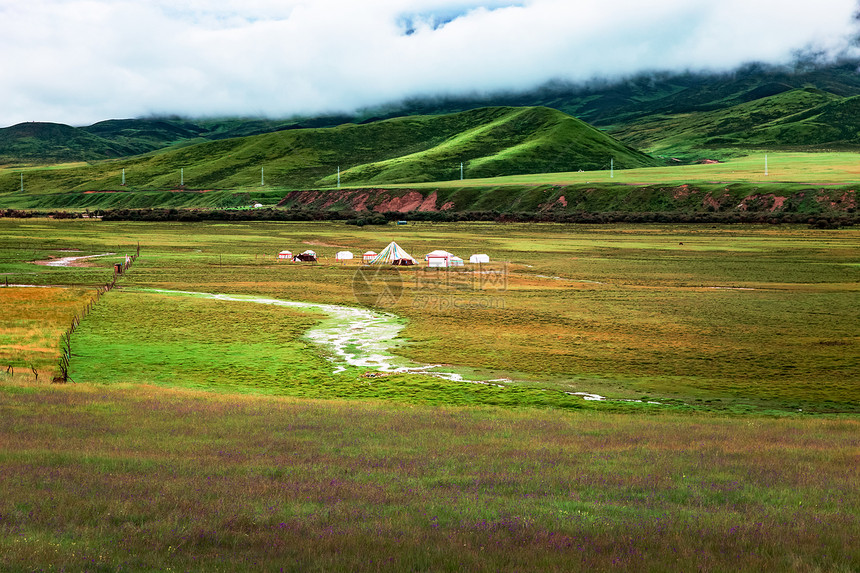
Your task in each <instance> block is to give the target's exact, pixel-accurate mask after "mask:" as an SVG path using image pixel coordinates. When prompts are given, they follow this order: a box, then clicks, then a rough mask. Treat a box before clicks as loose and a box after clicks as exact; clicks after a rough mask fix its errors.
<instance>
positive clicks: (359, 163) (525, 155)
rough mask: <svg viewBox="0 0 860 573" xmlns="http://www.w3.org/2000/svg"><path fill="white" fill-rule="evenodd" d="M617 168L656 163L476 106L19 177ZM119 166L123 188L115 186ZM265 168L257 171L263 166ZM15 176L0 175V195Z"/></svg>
mask: <svg viewBox="0 0 860 573" xmlns="http://www.w3.org/2000/svg"><path fill="white" fill-rule="evenodd" d="M611 158H612V159H614V162H615V167H616V168H617V169H623V168H633V167H645V166H653V165H657V163H658V162H657V161H656V160H655V159H653V158H651V157H649V156H647V155H645V154H643V153H641V152H638V151H636V150H634V149H632V148H630V147H627V146H625V145H623V144H621V143H620V142H618V141H617V140H614V139H613V138H611V137H609V136H607V135H606V134H603V133H601V132H600V131H598V130H596V129H594V128H592V127H590V126H588V125H587V124H585V123H583V122H581V121H579V120H576V119H574V118H572V117H570V116H567V115H565V114H563V113H561V112H559V111H556V110H551V109H547V108H503V107H502V108H483V109H477V110H471V111H468V112H462V113H458V114H451V115H444V116H411V117H406V118H397V119H391V120H385V121H379V122H374V123H370V124H366V125H354V124H347V125H342V126H339V127H335V128H322V129H302V130H286V131H279V132H275V133H268V134H263V135H256V136H249V137H242V138H233V139H225V140H220V141H214V142H205V143H199V144H196V145H190V146H187V147H182V148H179V149H173V150H168V151H162V152H160V153H157V154H150V155H145V156H140V157H136V158H132V159H126V160H123V161H119V162H111V163H105V164H100V165H95V166H87V167H79V168H73V169H62V170H60V169H57V170H38V171H32V172H29V173H28V174H27V176H26V179H27V184H26V187H27V189H28V192H31V193H48V192H55V191H57V190H61V189H62V190H64V191H69V192H83V191H107V190H123V191H127V190H135V189H176V188H179V187H180V183H181V182H182V181H184V183H185V187H187V188H195V189H219V188H247V187H259V186H260V183H261V182H262V179H263V176H264V175H265V182H266V185H267V186H272V187H281V188H302V187H308V186H326V185H335V184H336V173H337V169H338V167H340V169H341V171H342V181H344V182H349V183H355V184H382V183H399V182H423V181H435V180H444V179H456V178H458V177H459V174H460V162H463V163H464V168H465V171H466V174H467V176H468V177H478V176H481V177H488V176H494V175H510V174H527V173H543V172H551V171H576V170H578V169H583V170H591V169H601V168H608V167H609V163H610V159H611ZM123 169H125V171H126V182H127V186H126V187H125V188H122V187H121V186H120V182H121V180H120V173H121V171H122V170H123ZM263 169H264V170H265V173H263V172H262V170H263ZM17 185H18V180H17V178H16V177H13V174H12V173H9V172H7V173H6V174H5V175H4V176H0V190H5V191H12V190H14V189H15V188H16V187H17Z"/></svg>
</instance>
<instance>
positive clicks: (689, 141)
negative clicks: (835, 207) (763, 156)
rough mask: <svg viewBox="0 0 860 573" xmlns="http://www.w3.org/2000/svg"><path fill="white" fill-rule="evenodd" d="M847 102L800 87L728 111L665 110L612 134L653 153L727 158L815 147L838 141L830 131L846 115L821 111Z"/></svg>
mask: <svg viewBox="0 0 860 573" xmlns="http://www.w3.org/2000/svg"><path fill="white" fill-rule="evenodd" d="M846 101H850V99H849V100H846V99H845V98H841V97H839V96H837V95H834V94H831V93H827V92H823V91H821V90H818V89H815V88H804V89H794V90H789V91H785V92H782V93H779V94H776V95H772V96H768V97H763V98H759V99H755V100H752V101H750V102H746V103H741V104H738V105H735V106H732V107H729V108H725V109H719V110H713V111H703V112H696V113H693V112H688V113H679V114H663V115H659V116H655V117H653V118H650V119H648V120H647V121H641V122H637V123H634V124H631V125H628V126H625V127H622V128H616V129H614V130H612V133H613V135H615V136H616V137H618V138H619V139H621V140H623V141H626V142H628V143H629V144H630V145H634V146H637V147H639V148H641V149H645V150H647V151H648V152H649V153H652V154H657V155H674V156H679V157H682V158H695V157H702V156H709V155H710V156H716V157H719V158H724V157H726V156H732V155H740V154H745V153H746V151H747V150H748V149H756V148H760V147H771V148H791V147H801V148H810V147H812V146H814V145H817V144H821V143H824V142H825V141H826V140H832V139H833V136H831V135H829V134H828V135H824V134H825V133H828V132H830V131H838V130H836V129H835V126H836V125H837V124H838V123H840V122H844V121H845V119H846V118H844V117H837V116H836V114H831V115H829V116H827V117H824V118H821V117H820V116H821V112H820V110H823V109H829V108H830V107H831V106H834V105H836V106H839V105H840V104H842V103H843V102H846ZM810 118H812V119H810ZM815 118H819V119H818V121H817V123H813V121H814V119H815ZM800 122H805V124H804V125H803V126H801V125H800ZM828 122H833V123H830V124H828ZM853 122H854V123H855V124H856V122H857V119H856V117H855V118H854V119H853ZM853 137H854V138H855V140H856V135H854V136H853ZM846 142H847V139H846Z"/></svg>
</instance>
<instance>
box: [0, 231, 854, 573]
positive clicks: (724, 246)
mask: <svg viewBox="0 0 860 573" xmlns="http://www.w3.org/2000/svg"><path fill="white" fill-rule="evenodd" d="M391 239H396V240H398V242H400V243H401V244H402V245H403V246H404V247H406V248H407V250H409V251H410V252H412V253H413V254H414V255H416V256H419V257H420V256H421V254H422V253H424V252H428V251H430V250H432V249H434V248H446V249H448V250H451V251H453V252H455V253H457V254H460V255H461V256H467V255H468V254H470V253H471V252H487V253H488V254H490V256H491V258H492V259H493V260H494V261H497V262H495V263H493V264H491V265H489V266H488V267H482V268H481V272H485V271H504V274H502V275H500V276H502V277H504V280H503V281H501V282H500V281H499V280H496V279H497V278H498V276H499V275H490V276H493V277H494V279H493V280H492V281H488V282H486V283H480V282H478V283H477V284H476V282H475V281H478V280H479V279H480V277H481V276H484V275H482V274H477V275H476V274H474V273H457V272H439V273H436V272H432V273H426V272H425V271H418V272H416V271H415V270H406V271H404V272H403V274H398V275H396V277H397V278H399V279H400V280H401V287H402V291H401V297H400V299H399V300H398V301H397V302H396V303H395V304H394V305H393V306H392V305H388V304H386V305H383V306H381V308H382V309H383V310H387V311H391V312H394V313H396V314H398V315H400V316H403V317H405V318H406V319H408V325H407V327H406V329H405V330H404V331H403V335H404V344H403V345H402V346H400V347H399V348H397V349H396V351H397V352H398V353H400V354H402V355H404V356H407V357H410V358H413V359H415V360H417V361H419V362H432V363H437V362H440V361H444V362H446V363H448V364H450V365H453V367H454V368H455V369H456V368H458V367H459V368H462V369H464V370H466V369H468V371H470V372H477V373H481V374H483V375H485V376H486V377H492V376H496V375H498V374H500V373H507V374H510V375H512V376H514V377H515V378H517V379H518V380H520V382H517V383H515V384H512V385H510V386H509V387H508V388H506V389H505V390H499V391H495V390H492V389H489V388H487V387H484V386H481V385H474V384H458V383H452V382H448V381H444V380H438V379H432V378H428V377H425V376H408V375H400V376H392V377H386V378H382V379H370V380H368V379H362V378H360V377H359V374H360V372H359V371H357V370H356V369H352V370H349V371H347V372H345V373H343V374H341V375H335V374H333V372H332V366H331V364H329V363H328V362H326V361H325V360H324V359H323V358H322V357H320V356H319V353H318V352H317V349H316V348H314V347H312V346H311V345H310V344H309V343H308V341H307V340H305V339H303V338H302V337H301V333H302V332H303V331H304V329H306V328H308V327H309V326H311V325H312V324H313V323H315V321H316V317H315V316H314V315H313V314H308V313H297V312H295V311H291V310H288V309H281V308H279V309H276V310H275V309H272V308H269V307H263V306H260V305H253V304H251V303H227V302H219V301H212V300H206V299H203V298H195V297H176V296H163V295H157V294H154V293H151V292H147V291H145V290H143V289H147V288H164V289H175V290H195V291H202V292H225V293H235V294H252V295H265V296H271V297H275V298H282V299H287V300H306V301H310V302H325V303H339V304H345V303H346V304H350V301H354V304H358V301H356V300H355V298H354V295H353V278H354V276H355V272H356V270H357V269H358V266H356V265H348V264H336V263H334V262H333V261H332V256H333V253H334V252H335V251H337V250H340V249H342V248H349V249H351V250H353V252H362V251H364V250H367V249H371V248H372V249H375V250H378V249H379V248H380V247H381V246H384V245H385V244H386V243H387V242H388V241H389V240H391ZM138 241H139V242H140V244H141V257H140V258H139V259H138V260H137V262H136V263H135V265H134V267H133V268H132V270H131V271H129V273H128V274H127V275H126V276H125V277H123V279H122V280H121V285H122V288H121V289H119V290H114V291H111V293H108V295H106V296H105V297H103V298H102V301H101V302H100V303H99V305H98V306H97V307H96V309H95V311H93V312H92V313H91V314H90V315H89V316H88V317H87V318H86V320H85V321H84V322H83V324H82V325H81V327H80V328H79V329H78V331H77V332H76V334H75V337H74V339H73V344H72V346H73V352H74V356H73V359H72V368H73V376H72V377H73V379H74V380H76V381H77V382H78V384H70V385H66V386H61V387H60V386H50V385H47V384H45V383H44V382H40V383H38V384H37V383H34V382H33V381H32V380H31V379H23V378H20V377H16V378H15V379H9V378H8V377H4V374H3V372H2V371H0V409H2V413H3V415H2V416H0V444H2V447H0V452H2V453H0V457H2V460H3V461H2V463H0V467H2V472H1V473H0V555H2V561H0V563H2V565H3V566H4V567H6V568H8V569H11V570H30V569H50V568H54V569H56V570H61V569H66V570H84V569H89V570H97V569H100V570H165V569H169V568H174V569H184V570H200V571H204V570H259V569H264V570H265V569H278V568H281V567H283V568H284V569H285V570H332V569H350V570H380V569H386V570H404V569H414V570H455V569H456V570H463V569H469V570H488V571H489V570H499V569H529V570H534V569H543V570H559V571H561V570H571V569H574V570H575V569H580V570H586V569H610V568H619V567H621V568H629V569H637V570H652V571H665V570H671V569H679V570H690V569H697V570H703V571H728V570H733V571H734V570H748V571H761V570H772V571H783V570H796V571H812V570H835V571H853V570H856V569H858V567H860V551H858V549H857V546H856V543H855V541H856V540H855V539H854V537H855V535H854V532H855V531H856V530H857V529H858V525H860V524H858V523H857V516H858V515H860V511H858V510H860V507H858V506H860V496H858V494H857V491H856V488H855V487H854V486H855V484H856V481H857V478H858V477H860V476H858V475H857V472H858V467H860V463H858V461H860V441H858V435H860V434H858V429H860V428H858V422H857V418H856V415H854V414H850V413H848V414H838V413H836V412H853V411H856V407H857V403H858V399H857V396H856V393H857V391H858V390H857V388H856V380H857V379H858V370H860V368H858V363H857V356H858V352H857V345H858V327H857V325H858V320H857V318H858V316H857V313H858V309H857V305H856V301H857V292H858V280H857V277H858V272H860V267H858V264H857V263H858V259H860V257H858V232H857V231H855V230H852V229H844V230H838V231H820V230H811V229H805V228H790V227H779V228H775V227H742V226H733V227H715V228H710V227H709V228H704V227H690V226H671V227H670V226H636V227H630V226H612V227H608V226H600V227H586V226H561V225H492V224H458V225H453V224H448V225H440V224H422V225H409V226H406V227H388V228H372V229H371V228H356V227H350V226H346V225H342V224H332V223H315V224H274V223H261V224H243V225H222V224H179V223H173V224H138V223H104V222H97V221H51V220H8V219H6V220H0V242H2V243H0V253H4V255H3V256H4V259H2V262H0V273H5V275H6V277H8V278H9V282H10V283H11V284H20V283H24V282H26V283H29V284H33V285H73V286H74V287H76V288H79V287H80V286H81V285H87V284H91V285H99V284H103V283H104V282H105V279H106V278H108V277H109V276H110V267H111V265H112V262H113V260H112V259H111V258H110V257H104V258H96V259H91V262H90V263H89V264H92V265H93V266H91V267H70V268H49V267H39V266H36V265H32V264H29V263H26V261H32V260H42V259H46V258H49V257H51V256H60V255H61V254H63V253H59V252H58V250H60V249H69V248H75V249H79V250H80V251H81V252H80V254H81V255H88V254H99V253H104V252H116V253H118V256H120V257H121V256H122V255H123V254H124V253H125V252H133V251H134V249H135V248H136V245H137V243H138ZM283 248H290V249H292V250H293V251H298V250H303V249H304V248H313V249H314V250H316V251H317V252H318V253H320V254H321V255H322V256H323V257H324V259H323V260H322V262H321V263H320V264H317V265H312V264H308V265H304V264H290V263H277V262H276V261H275V260H274V254H275V253H276V252H277V251H279V250H281V249H283ZM22 261H24V262H22ZM503 261H504V262H503ZM478 287H482V288H478ZM24 290H26V291H27V292H42V291H43V290H44V291H45V292H53V291H52V290H51V289H35V288H30V289H14V288H10V289H8V290H5V288H4V289H0V295H3V296H2V297H0V299H4V300H5V295H6V294H7V293H20V292H21V291H24ZM60 292H62V291H60ZM33 304H35V303H33ZM42 304H47V305H48V306H47V308H45V315H46V317H49V316H51V313H52V310H51V306H50V305H51V304H52V303H51V299H50V298H46V300H45V301H43V303H42ZM5 309H9V310H8V312H10V313H13V314H10V315H6V314H4V315H3V316H4V324H5V322H6V321H7V320H9V318H11V317H12V316H14V315H15V313H19V312H20V313H22V314H29V315H32V313H33V311H32V309H26V308H25V307H23V306H21V307H19V305H16V304H8V305H6V306H4V310H5ZM62 312H67V311H65V310H64V311H62ZM61 323H62V321H58V324H61ZM34 328H35V326H34ZM45 328H46V330H45V333H42V336H47V337H49V336H50V334H49V333H50V330H51V328H53V327H51V326H50V325H48V326H46V327H45ZM16 336H18V334H16ZM3 350H4V351H5V347H4V349H3ZM34 352H35V350H33V349H30V350H27V351H25V352H23V353H22V354H20V355H17V358H16V360H21V361H23V362H21V363H22V364H25V363H26V361H27V360H30V358H29V356H32V355H33V353H34ZM28 353H29V354H28ZM203 388H205V389H210V390H217V391H218V392H201V391H200V389H203ZM510 391H513V392H512V393H511V392H510ZM567 391H597V392H600V393H603V394H606V395H609V396H611V397H615V398H641V397H646V396H647V397H648V398H649V399H651V398H657V399H660V400H661V401H663V402H665V403H667V404H669V406H647V405H642V404H631V405H628V406H624V405H623V404H606V403H603V404H602V403H590V402H583V401H582V400H580V399H579V398H574V397H570V396H568V395H566V394H564V392H567ZM506 392H507V394H505V393H506ZM273 394H274V395H273ZM285 395H286V396H285ZM500 396H501V397H503V398H502V399H501V400H500V398H499V397H500ZM314 398H327V400H325V401H316V400H314ZM343 398H348V400H344V399H343ZM678 402H684V403H687V404H688V405H687V406H672V404H678ZM697 405H698V406H697ZM497 406H505V407H504V408H499V407H497ZM798 408H802V409H803V410H804V411H803V413H798V412H797V411H796V410H797V409H798ZM743 412H747V414H745V415H738V414H740V413H743ZM750 412H752V413H750ZM762 413H764V414H768V415H766V416H763V415H761V414H762ZM822 413H824V414H822ZM636 414H639V415H636Z"/></svg>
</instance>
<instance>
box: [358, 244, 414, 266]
mask: <svg viewBox="0 0 860 573" xmlns="http://www.w3.org/2000/svg"><path fill="white" fill-rule="evenodd" d="M367 264H369V265H416V264H418V263H417V262H416V261H415V259H414V258H412V255H410V254H409V253H407V252H406V251H404V250H403V247H401V246H400V245H398V244H397V243H395V242H394V241H391V243H389V244H388V246H387V247H385V248H384V249H382V251H380V253H379V254H378V255H376V256H375V257H373V259H371V260H369V261H367Z"/></svg>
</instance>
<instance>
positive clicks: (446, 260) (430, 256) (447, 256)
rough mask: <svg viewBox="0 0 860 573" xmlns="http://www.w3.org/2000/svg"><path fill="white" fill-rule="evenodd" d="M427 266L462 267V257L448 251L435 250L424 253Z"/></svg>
mask: <svg viewBox="0 0 860 573" xmlns="http://www.w3.org/2000/svg"><path fill="white" fill-rule="evenodd" d="M424 260H425V261H427V266H428V267H462V266H463V259H461V258H460V257H458V256H455V255H453V254H452V253H449V252H448V251H443V250H436V251H431V252H429V253H427V254H426V255H424Z"/></svg>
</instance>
